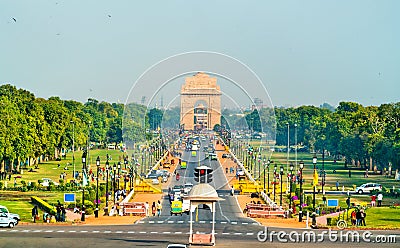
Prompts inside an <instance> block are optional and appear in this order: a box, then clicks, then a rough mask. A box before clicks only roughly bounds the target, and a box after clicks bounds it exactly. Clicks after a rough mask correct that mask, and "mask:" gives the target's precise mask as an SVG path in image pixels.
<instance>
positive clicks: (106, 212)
mask: <svg viewBox="0 0 400 248" xmlns="http://www.w3.org/2000/svg"><path fill="white" fill-rule="evenodd" d="M108 170H109V163H108V159H107V161H106V207H105V208H104V215H106V216H107V215H108Z"/></svg>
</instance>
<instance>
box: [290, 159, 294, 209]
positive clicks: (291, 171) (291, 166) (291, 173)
mask: <svg viewBox="0 0 400 248" xmlns="http://www.w3.org/2000/svg"><path fill="white" fill-rule="evenodd" d="M292 179H293V164H290V177H289V212H290V211H291V210H292Z"/></svg>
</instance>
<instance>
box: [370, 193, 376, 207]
mask: <svg viewBox="0 0 400 248" xmlns="http://www.w3.org/2000/svg"><path fill="white" fill-rule="evenodd" d="M375 206H376V195H372V196H371V207H375Z"/></svg>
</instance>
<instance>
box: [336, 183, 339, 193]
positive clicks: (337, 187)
mask: <svg viewBox="0 0 400 248" xmlns="http://www.w3.org/2000/svg"><path fill="white" fill-rule="evenodd" d="M336 191H339V181H336Z"/></svg>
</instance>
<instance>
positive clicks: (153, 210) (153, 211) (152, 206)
mask: <svg viewBox="0 0 400 248" xmlns="http://www.w3.org/2000/svg"><path fill="white" fill-rule="evenodd" d="M156 210H157V208H156V203H155V202H153V204H152V205H151V213H152V214H153V216H156Z"/></svg>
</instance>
